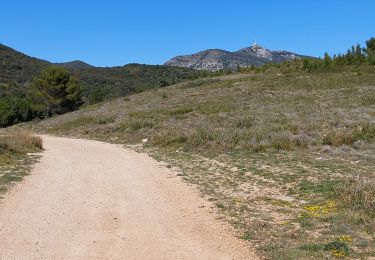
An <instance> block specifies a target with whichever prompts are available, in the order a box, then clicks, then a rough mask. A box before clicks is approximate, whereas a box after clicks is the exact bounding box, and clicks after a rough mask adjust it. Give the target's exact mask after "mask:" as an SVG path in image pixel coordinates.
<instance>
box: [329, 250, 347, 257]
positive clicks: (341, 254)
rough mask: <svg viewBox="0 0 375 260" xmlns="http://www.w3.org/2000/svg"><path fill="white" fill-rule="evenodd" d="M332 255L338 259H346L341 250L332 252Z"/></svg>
mask: <svg viewBox="0 0 375 260" xmlns="http://www.w3.org/2000/svg"><path fill="white" fill-rule="evenodd" d="M331 253H332V255H334V256H336V257H344V256H345V254H344V253H343V252H341V251H340V250H332V251H331Z"/></svg>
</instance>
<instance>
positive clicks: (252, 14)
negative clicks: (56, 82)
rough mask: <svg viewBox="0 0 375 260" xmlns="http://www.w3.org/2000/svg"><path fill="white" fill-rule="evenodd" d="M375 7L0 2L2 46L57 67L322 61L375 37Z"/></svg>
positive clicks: (293, 0) (295, 1)
mask: <svg viewBox="0 0 375 260" xmlns="http://www.w3.org/2000/svg"><path fill="white" fill-rule="evenodd" d="M374 10H375V1H373V0H324V1H323V0H263V1H260V0H259V1H251V0H231V1H220V0H216V1H213V0H207V1H204V0H200V1H199V0H189V1H178V0H174V1H173V0H155V1H151V0H149V1H147V0H134V1H127V0H124V1H115V0H105V1H104V0H102V1H98V0H87V1H85V0H64V1H51V0H48V1H47V0H33V1H30V0H1V4H0V24H1V27H0V43H2V44H5V45H7V46H10V47H12V48H14V49H16V50H19V51H22V52H24V53H26V54H28V55H31V56H34V57H38V58H43V59H46V60H49V61H53V62H62V61H69V60H74V59H80V60H84V61H86V62H88V63H90V64H93V65H97V66H114V65H124V64H127V63H132V62H136V63H146V64H162V63H164V62H165V61H167V60H168V59H169V58H172V57H173V56H176V55H180V54H189V53H193V52H197V51H200V50H203V49H209V48H221V49H226V50H237V49H240V48H242V47H245V46H249V45H251V44H252V42H253V41H254V40H255V39H256V40H257V42H258V43H259V44H261V45H263V46H265V47H267V48H270V49H285V50H290V51H294V52H297V53H300V54H306V55H313V56H322V55H323V53H324V52H325V51H328V52H329V53H337V52H344V51H346V49H347V48H348V47H349V46H351V45H352V44H355V43H361V44H363V43H364V41H365V40H366V39H368V38H370V37H371V36H375V27H374V24H375V22H374Z"/></svg>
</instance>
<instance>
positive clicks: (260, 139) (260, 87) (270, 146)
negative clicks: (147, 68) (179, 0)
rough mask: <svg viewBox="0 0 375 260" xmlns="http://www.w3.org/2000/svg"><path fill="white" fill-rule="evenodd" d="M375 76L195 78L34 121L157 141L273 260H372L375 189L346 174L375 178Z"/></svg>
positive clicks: (73, 132)
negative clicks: (365, 200)
mask: <svg viewBox="0 0 375 260" xmlns="http://www.w3.org/2000/svg"><path fill="white" fill-rule="evenodd" d="M374 82H375V74H371V73H360V74H359V73H349V72H344V73H321V74H308V73H301V72H288V71H284V70H283V68H281V73H280V71H276V70H275V69H271V70H270V71H265V70H262V71H261V72H260V73H249V74H237V75H229V76H223V77H220V78H214V79H205V80H198V81H192V82H185V83H181V84H178V85H176V86H172V87H166V88H163V89H159V90H154V91H149V92H145V93H141V94H137V95H133V96H131V97H130V98H126V99H117V100H113V101H110V102H104V103H102V104H98V105H95V106H91V107H86V108H84V109H82V110H80V111H76V112H74V113H70V114H66V115H63V116H59V117H56V118H51V119H48V120H45V121H42V122H40V123H37V124H30V125H26V126H23V127H22V128H31V129H36V130H37V131H41V132H47V133H52V134H58V135H70V136H76V137H84V138H92V139H99V140H104V141H109V142H116V143H124V144H129V145H132V144H137V145H138V144H141V143H142V140H143V139H147V140H148V141H147V142H146V143H145V144H143V145H142V146H141V148H140V149H142V150H143V151H147V152H148V153H150V154H152V155H153V156H154V157H155V158H158V159H160V160H162V161H166V162H168V163H169V165H171V166H173V167H175V168H177V169H180V173H179V176H181V177H182V178H184V179H185V180H186V181H189V182H191V183H194V184H196V185H197V187H198V188H199V189H200V190H201V192H202V194H204V195H205V196H207V198H209V199H210V200H212V201H214V202H215V203H216V205H217V207H218V210H219V211H220V212H221V213H222V217H223V218H224V219H226V220H227V221H229V222H230V223H232V224H233V225H234V226H235V227H236V228H237V230H238V235H239V236H240V237H242V238H244V239H245V240H248V241H250V243H252V244H253V245H256V246H257V248H258V249H259V251H260V252H261V253H263V254H265V255H266V256H267V257H272V258H276V259H301V258H314V257H316V258H319V259H321V258H324V257H330V256H336V255H335V254H340V253H342V254H348V255H349V256H352V257H358V258H360V257H368V256H375V246H374V245H375V242H374V241H375V237H374V233H371V232H370V233H369V232H368V230H369V225H368V224H367V223H365V222H366V221H364V220H365V218H364V216H366V215H363V214H362V215H361V214H352V213H353V211H355V209H354V208H352V207H351V206H350V205H354V204H356V202H355V201H358V200H361V198H362V196H369V195H368V194H370V195H371V193H367V192H368V191H369V190H368V189H369V188H370V186H368V185H367V184H366V185H364V186H363V187H366V188H363V189H360V188H359V187H357V188H356V186H352V185H354V184H351V185H349V184H346V181H347V180H348V179H351V178H352V176H361V177H363V178H367V179H371V178H374V177H375V176H374V174H375V131H374V129H375V103H373V102H372V99H373V98H372V97H373V93H374V91H375V86H374ZM358 186H360V185H359V184H358ZM353 190H357V191H356V192H353V193H352V191H353ZM366 190H367V191H366ZM341 193H342V194H347V195H348V196H349V197H348V198H347V199H346V200H341V199H340V198H342V199H344V198H345V196H338V195H337V194H341ZM365 194H367V195H365ZM349 198H350V199H349ZM331 201H333V203H334V204H330V203H331ZM328 205H335V207H328ZM366 205H367V206H366ZM366 205H363V206H362V208H366V207H368V206H369V205H371V204H366ZM311 209H318V210H317V211H316V212H314V214H311V212H310V210H311ZM364 213H365V212H364ZM366 214H367V213H366ZM343 236H344V237H345V236H350V238H351V242H348V241H341V240H340V238H341V237H343ZM340 250H342V252H341V251H340Z"/></svg>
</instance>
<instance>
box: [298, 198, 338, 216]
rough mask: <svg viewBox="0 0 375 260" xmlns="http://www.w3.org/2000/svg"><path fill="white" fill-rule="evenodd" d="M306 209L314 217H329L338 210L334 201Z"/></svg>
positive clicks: (306, 207)
mask: <svg viewBox="0 0 375 260" xmlns="http://www.w3.org/2000/svg"><path fill="white" fill-rule="evenodd" d="M304 209H305V210H306V211H307V212H308V213H309V215H311V216H313V217H319V216H321V215H327V214H329V213H332V212H335V211H336V210H337V207H336V203H335V202H334V201H333V200H328V201H326V202H325V203H323V204H320V205H308V206H305V207H304Z"/></svg>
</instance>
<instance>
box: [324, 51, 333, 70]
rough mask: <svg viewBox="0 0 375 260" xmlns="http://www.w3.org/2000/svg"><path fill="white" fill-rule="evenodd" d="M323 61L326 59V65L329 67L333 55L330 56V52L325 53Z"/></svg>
mask: <svg viewBox="0 0 375 260" xmlns="http://www.w3.org/2000/svg"><path fill="white" fill-rule="evenodd" d="M323 61H324V67H326V68H327V67H329V65H331V62H332V59H331V56H329V54H328V52H326V53H324V58H323Z"/></svg>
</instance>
